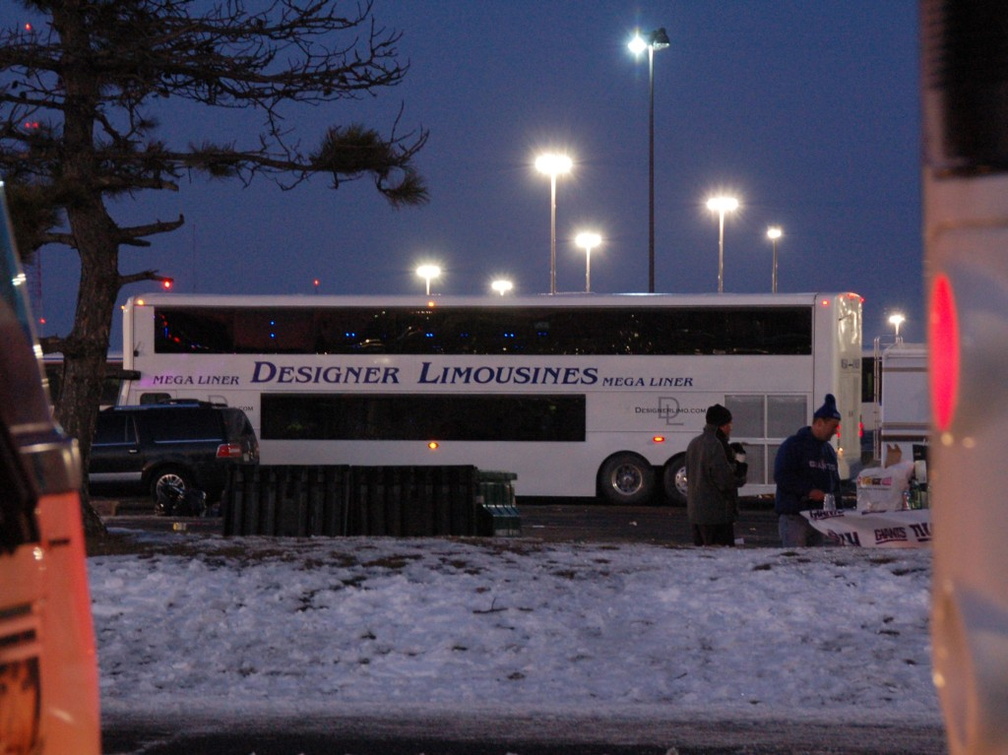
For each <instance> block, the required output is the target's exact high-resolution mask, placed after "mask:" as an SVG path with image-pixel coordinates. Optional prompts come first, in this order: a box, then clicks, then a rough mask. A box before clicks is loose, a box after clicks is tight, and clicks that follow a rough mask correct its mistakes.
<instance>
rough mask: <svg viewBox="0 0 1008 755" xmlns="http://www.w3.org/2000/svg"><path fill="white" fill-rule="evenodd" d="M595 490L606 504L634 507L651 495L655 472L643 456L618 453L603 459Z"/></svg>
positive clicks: (652, 493)
mask: <svg viewBox="0 0 1008 755" xmlns="http://www.w3.org/2000/svg"><path fill="white" fill-rule="evenodd" d="M598 483H599V484H598V488H599V493H600V494H601V496H602V498H603V500H605V501H606V502H607V503H613V504H618V505H622V506H633V505H637V504H642V503H648V502H650V500H651V496H653V495H654V488H655V473H654V468H653V467H652V466H651V464H650V463H649V462H648V460H647V459H645V458H644V457H643V456H638V455H637V454H632V453H621V454H615V455H613V456H610V457H609V458H608V459H606V461H605V463H604V464H603V465H602V468H601V469H600V470H599V477H598Z"/></svg>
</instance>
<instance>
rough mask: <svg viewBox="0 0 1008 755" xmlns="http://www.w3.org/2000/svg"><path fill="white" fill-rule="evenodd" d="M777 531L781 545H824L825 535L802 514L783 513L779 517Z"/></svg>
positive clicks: (790, 546)
mask: <svg viewBox="0 0 1008 755" xmlns="http://www.w3.org/2000/svg"><path fill="white" fill-rule="evenodd" d="M777 532H778V534H779V535H780V539H781V545H783V546H784V547H785V548H803V547H805V546H809V545H822V544H823V536H822V533H821V532H819V530H817V529H816V528H815V527H813V526H812V525H811V524H809V521H808V519H806V518H805V517H803V516H802V515H801V514H781V515H780V516H778V517H777Z"/></svg>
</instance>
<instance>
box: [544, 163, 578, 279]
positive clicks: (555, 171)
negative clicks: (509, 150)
mask: <svg viewBox="0 0 1008 755" xmlns="http://www.w3.org/2000/svg"><path fill="white" fill-rule="evenodd" d="M573 164H574V163H573V162H572V161H571V159H570V158H569V157H568V156H567V155H559V154H555V153H552V152H548V153H546V154H544V155H539V157H537V158H536V161H535V167H536V170H538V171H539V172H540V173H545V174H546V175H548V176H549V177H550V293H551V294H555V293H556V180H557V176H559V175H562V174H564V173H570V170H571V167H573Z"/></svg>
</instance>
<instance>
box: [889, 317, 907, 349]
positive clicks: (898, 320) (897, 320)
mask: <svg viewBox="0 0 1008 755" xmlns="http://www.w3.org/2000/svg"><path fill="white" fill-rule="evenodd" d="M905 322H906V318H905V317H904V316H903V315H902V313H900V312H896V313H894V314H891V315H889V324H890V325H892V326H893V328H894V329H895V330H896V343H899V342H900V334H899V329H900V325H902V324H903V323H905Z"/></svg>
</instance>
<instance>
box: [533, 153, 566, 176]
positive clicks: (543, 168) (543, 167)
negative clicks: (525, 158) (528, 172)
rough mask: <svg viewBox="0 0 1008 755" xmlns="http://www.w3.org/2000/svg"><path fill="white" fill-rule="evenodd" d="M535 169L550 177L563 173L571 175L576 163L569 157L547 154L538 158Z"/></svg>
mask: <svg viewBox="0 0 1008 755" xmlns="http://www.w3.org/2000/svg"><path fill="white" fill-rule="evenodd" d="M535 167H536V170H538V171H539V172H540V173H545V174H546V175H548V176H558V175H560V174H562V173H570V170H571V168H572V167H574V162H573V161H572V160H571V159H570V157H568V156H567V155H561V154H557V153H554V152H547V153H546V154H543V155H539V157H537V158H536V161H535Z"/></svg>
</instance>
